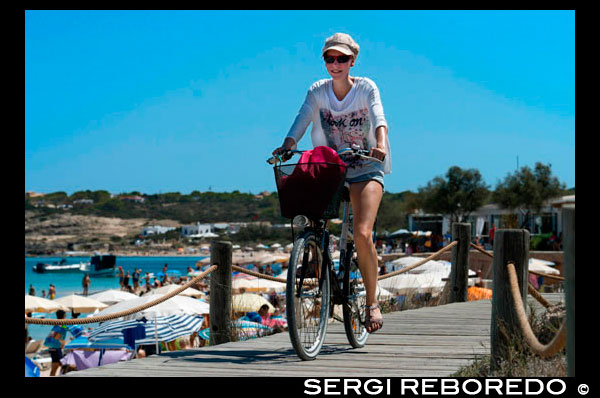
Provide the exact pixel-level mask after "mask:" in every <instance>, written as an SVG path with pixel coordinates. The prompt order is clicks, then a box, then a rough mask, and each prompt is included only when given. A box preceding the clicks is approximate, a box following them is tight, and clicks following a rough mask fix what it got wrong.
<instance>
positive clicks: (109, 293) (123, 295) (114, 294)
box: [87, 289, 138, 305]
mask: <svg viewBox="0 0 600 398" xmlns="http://www.w3.org/2000/svg"><path fill="white" fill-rule="evenodd" d="M87 297H88V298H91V299H94V300H98V301H100V302H102V303H104V304H108V305H112V304H116V303H119V302H121V301H124V300H131V299H134V298H137V297H138V296H136V295H135V294H133V293H129V292H125V291H123V290H117V289H109V290H105V291H103V292H99V293H95V294H92V295H89V296H87Z"/></svg>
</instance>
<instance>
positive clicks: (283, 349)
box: [64, 294, 564, 378]
mask: <svg viewBox="0 0 600 398" xmlns="http://www.w3.org/2000/svg"><path fill="white" fill-rule="evenodd" d="M544 297H545V298H546V299H547V300H549V301H550V302H553V303H555V302H558V301H563V302H564V299H563V294H544ZM528 301H529V302H530V303H531V304H535V306H536V307H537V308H542V307H541V306H539V304H537V302H536V301H535V300H534V299H533V298H531V296H529V299H528ZM491 308H492V306H491V301H490V300H480V301H472V302H467V303H454V304H448V305H443V306H438V307H428V308H420V309H416V310H408V311H400V312H393V313H389V314H384V327H383V329H382V330H381V331H378V332H377V333H374V334H373V335H371V336H370V337H369V340H368V341H367V345H366V346H365V347H363V348H360V349H352V347H350V345H349V344H348V342H347V340H346V335H345V333H344V327H343V325H342V324H341V323H340V322H337V321H334V322H333V323H331V324H330V325H329V327H328V332H327V338H326V339H325V344H324V345H323V349H322V351H321V353H320V354H319V356H318V357H317V359H316V360H314V361H302V360H300V359H299V358H298V357H297V356H296V354H295V352H294V350H293V348H292V346H291V343H290V340H289V335H288V334H287V332H286V333H279V334H275V335H272V336H267V337H263V338H260V339H252V340H248V341H243V342H232V343H226V344H221V345H217V346H213V347H203V348H195V349H187V350H183V351H177V352H166V353H163V354H161V355H152V356H150V357H147V358H144V359H139V360H132V361H127V362H119V363H115V364H110V365H106V366H101V367H98V368H91V369H87V370H84V371H78V372H71V373H68V374H66V375H64V377H81V376H84V377H117V376H125V377H127V376H144V377H148V376H150V377H156V376H159V377H161V376H183V377H203V376H209V377H217V376H226V377H237V376H250V377H254V376H269V377H272V376H275V377H277V376H296V377H338V378H341V377H378V378H381V377H411V376H422V377H443V376H450V375H451V374H453V373H454V372H456V371H457V370H459V369H460V368H461V367H462V366H465V365H469V364H471V363H472V362H473V360H474V359H475V358H476V357H478V356H482V355H488V354H489V353H490V317H491ZM538 312H539V311H538Z"/></svg>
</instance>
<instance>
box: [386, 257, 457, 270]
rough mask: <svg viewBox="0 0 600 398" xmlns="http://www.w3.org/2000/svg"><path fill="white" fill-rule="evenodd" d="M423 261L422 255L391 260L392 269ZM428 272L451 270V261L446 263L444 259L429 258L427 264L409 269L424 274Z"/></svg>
mask: <svg viewBox="0 0 600 398" xmlns="http://www.w3.org/2000/svg"><path fill="white" fill-rule="evenodd" d="M419 261H423V258H422V257H412V256H409V257H400V258H397V259H395V260H393V261H390V262H389V265H390V266H391V269H392V270H394V271H395V270H400V269H403V268H406V267H408V266H410V265H413V264H415V263H418V262H419ZM426 272H450V263H448V264H446V263H444V262H442V261H436V260H429V261H428V262H426V263H425V264H422V265H419V266H418V267H417V268H415V269H412V270H410V271H408V273H411V274H422V273H426Z"/></svg>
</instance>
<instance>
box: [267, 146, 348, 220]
mask: <svg viewBox="0 0 600 398" xmlns="http://www.w3.org/2000/svg"><path fill="white" fill-rule="evenodd" d="M282 167H285V166H282ZM284 174H285V173H284ZM345 175H346V164H345V163H344V162H343V161H342V159H340V157H339V155H338V154H337V152H336V151H335V150H334V149H332V148H330V147H327V146H318V147H316V148H314V149H312V150H309V151H305V152H304V153H303V154H302V156H301V157H300V160H299V161H298V164H297V165H296V166H295V168H294V171H293V172H292V173H291V174H290V175H282V176H281V177H280V180H279V186H278V193H279V201H280V206H281V213H282V216H284V217H287V218H293V217H295V216H296V215H298V214H303V215H305V216H307V217H309V218H312V219H316V218H321V217H323V213H324V212H325V210H326V209H327V207H328V205H329V204H330V202H331V199H332V198H333V197H334V195H335V194H336V193H337V192H338V190H339V189H340V184H341V183H342V181H343V179H344V177H345Z"/></svg>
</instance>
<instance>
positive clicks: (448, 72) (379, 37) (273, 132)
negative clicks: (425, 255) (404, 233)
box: [25, 10, 575, 194]
mask: <svg viewBox="0 0 600 398" xmlns="http://www.w3.org/2000/svg"><path fill="white" fill-rule="evenodd" d="M336 32H344V33H348V34H350V35H351V36H352V37H353V38H354V39H355V40H356V42H357V43H358V44H359V45H360V53H359V56H358V59H357V62H356V64H355V66H354V67H353V68H352V70H351V73H350V74H351V76H363V77H368V78H370V79H372V80H373V81H374V82H375V83H376V84H377V86H378V88H379V91H380V94H381V100H382V104H383V108H384V113H385V117H386V120H387V123H388V128H389V141H390V146H391V156H392V173H391V174H389V175H386V177H385V185H386V191H387V192H394V193H395V192H402V191H406V190H410V191H413V192H416V191H417V190H418V189H419V188H420V187H425V186H426V185H427V183H428V182H429V181H431V180H432V179H434V178H435V177H437V176H443V175H445V174H446V172H447V171H448V169H449V168H450V167H452V166H458V167H461V168H463V169H470V168H475V169H477V170H479V172H480V173H481V175H482V176H483V178H484V180H485V182H486V183H487V184H488V186H489V188H490V189H494V188H495V187H496V185H497V184H498V183H499V182H500V181H501V180H503V179H504V178H505V177H506V176H507V175H508V174H509V173H514V172H515V171H516V169H517V166H518V167H523V166H529V167H531V168H532V169H533V168H534V166H535V163H536V162H542V163H544V164H551V167H552V172H553V175H555V176H556V177H558V179H559V180H560V181H561V182H563V183H565V185H566V186H567V188H572V187H574V186H575V11H573V10H562V11H561V10H554V11H550V10H546V11H542V10H539V11H535V10H522V11H491V10H490V11H466V10H465V11H458V10H457V11H452V10H446V11H416V10H414V11H413V10H408V11H392V10H386V11H368V10H361V11H359V10H355V11H310V10H303V11H302V10H299V11H293V10H284V11H269V10H240V11H218V10H204V11H202V10H199V11H189V10H188V11H174V10H172V11H168V10H162V11H158V10H157V11H108V10H105V11H93V10H87V11H67V10H55V11H52V10H48V11H42V10H26V11H25V191H35V192H41V193H49V192H56V191H65V192H67V193H68V194H72V193H74V192H76V191H82V190H88V189H89V190H92V191H94V190H107V191H109V192H111V193H123V192H132V191H139V192H142V193H145V194H155V193H165V192H180V193H191V192H192V191H195V190H197V191H200V192H206V191H213V192H231V191H234V190H238V191H240V192H248V193H254V194H256V193H259V192H262V191H265V190H267V191H274V190H276V188H275V181H274V175H273V170H272V166H269V165H268V164H267V163H266V159H267V157H269V155H270V154H271V152H272V151H273V149H274V148H276V147H279V146H280V145H281V144H282V142H283V139H284V137H285V135H286V134H287V133H288V131H289V128H290V126H291V125H292V123H293V121H294V118H295V117H296V114H297V113H298V110H299V109H300V106H301V105H302V103H303V101H304V98H305V96H306V92H307V90H308V88H309V87H310V85H311V84H312V83H313V82H315V81H317V80H319V79H324V78H329V75H328V74H327V71H326V69H325V64H324V62H323V61H322V58H321V48H322V46H323V44H324V41H325V39H326V38H327V37H328V36H330V35H332V34H333V33H336ZM310 129H311V126H309V128H308V129H307V132H306V134H305V135H304V138H303V139H302V140H301V141H300V142H299V149H311V148H312V144H311V140H310Z"/></svg>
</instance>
